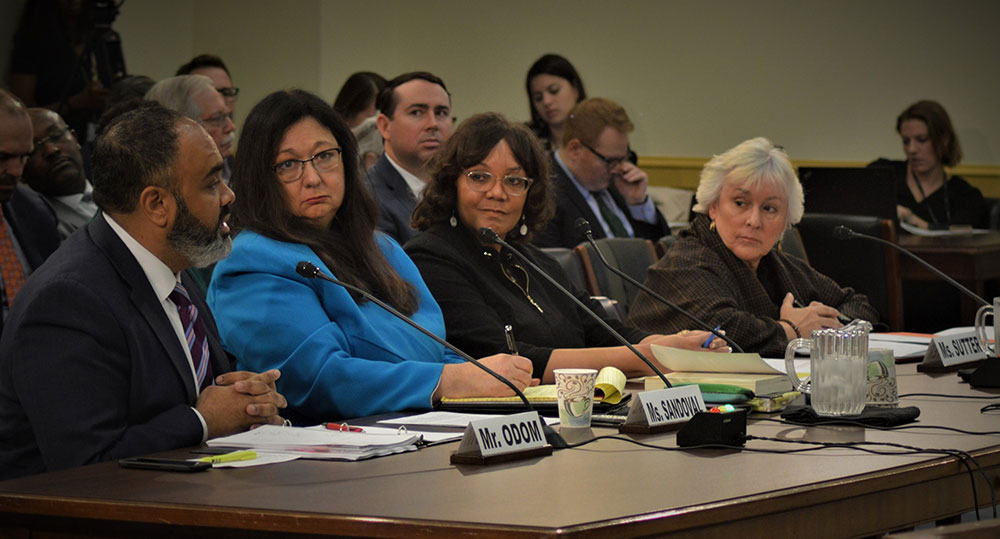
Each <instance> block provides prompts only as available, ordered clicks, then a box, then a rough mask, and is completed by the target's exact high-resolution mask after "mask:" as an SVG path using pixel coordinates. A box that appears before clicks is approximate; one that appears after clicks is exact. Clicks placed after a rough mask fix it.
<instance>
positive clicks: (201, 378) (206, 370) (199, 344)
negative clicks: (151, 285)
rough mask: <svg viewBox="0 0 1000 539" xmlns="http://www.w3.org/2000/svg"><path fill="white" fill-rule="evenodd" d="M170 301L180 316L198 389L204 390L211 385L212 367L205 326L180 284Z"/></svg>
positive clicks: (172, 293)
mask: <svg viewBox="0 0 1000 539" xmlns="http://www.w3.org/2000/svg"><path fill="white" fill-rule="evenodd" d="M168 297H169V298H170V301H173V302H174V305H177V313H178V314H180V315H181V325H182V326H184V338H185V339H187V345H188V349H190V350H191V361H192V362H193V363H194V372H195V377H196V378H197V381H198V388H199V389H205V387H206V386H208V385H211V383H212V365H211V361H209V358H208V339H207V338H206V337H205V324H203V323H202V321H201V318H199V317H198V308H197V307H195V306H194V304H193V303H191V297H190V296H188V293H187V290H185V289H184V286H183V285H181V283H177V285H176V286H174V291H173V292H171V293H170V296H168Z"/></svg>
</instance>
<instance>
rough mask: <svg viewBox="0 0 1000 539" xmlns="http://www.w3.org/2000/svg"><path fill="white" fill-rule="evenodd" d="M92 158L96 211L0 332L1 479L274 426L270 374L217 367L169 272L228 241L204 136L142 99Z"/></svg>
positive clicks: (195, 309)
mask: <svg viewBox="0 0 1000 539" xmlns="http://www.w3.org/2000/svg"><path fill="white" fill-rule="evenodd" d="M93 162H94V198H95V200H96V201H97V204H98V205H99V206H100V207H101V209H102V213H101V214H99V215H98V216H97V217H96V218H95V219H94V220H93V221H91V222H90V223H89V224H87V225H86V226H85V227H83V228H82V229H80V230H79V231H78V232H77V233H76V234H73V235H72V236H70V238H69V239H67V240H66V242H65V243H64V244H63V245H62V246H61V247H60V248H59V250H57V251H56V252H55V253H54V254H53V255H52V256H51V257H49V259H48V260H47V261H46V263H45V264H44V265H43V266H42V267H41V268H39V270H38V271H36V272H35V273H34V274H33V275H32V276H31V279H29V280H28V282H27V284H26V285H25V286H24V288H23V289H22V291H21V293H20V295H19V296H18V298H17V301H16V302H15V303H14V306H13V308H12V310H11V313H10V317H9V318H8V323H7V326H6V328H5V329H4V333H3V337H2V338H0V440H2V443H0V479H3V478H8V477H17V476H21V475H28V474H33V473H39V472H44V471H48V470H57V469H61V468H68V467H72V466H79V465H83V464H87V463H92V462H99V461H104V460H112V459H119V458H123V457H131V456H135V455H142V454H147V453H152V452H156V451H163V450H168V449H174V448H179V447H184V446H190V445H197V444H199V443H201V442H202V441H203V440H205V439H207V438H212V437H216V436H222V435H227V434H232V433H235V432H239V431H242V430H246V429H247V428H248V427H250V426H251V425H254V424H259V423H272V424H280V423H281V422H282V419H281V418H280V417H279V416H278V411H279V409H280V408H282V407H284V406H285V399H284V397H282V396H281V395H280V394H279V393H277V392H276V391H275V388H274V381H275V380H276V379H277V378H278V376H279V373H278V371H268V372H266V373H263V374H259V375H256V374H251V373H245V372H236V373H234V372H230V371H231V363H230V360H229V358H228V357H227V356H226V353H225V351H224V350H223V349H222V347H221V345H220V344H219V340H218V333H217V330H216V326H215V321H214V320H213V318H212V315H211V313H210V312H209V310H208V307H207V305H206V304H205V302H204V300H203V298H202V297H201V296H200V295H199V294H198V293H197V292H196V291H195V288H194V287H193V286H192V285H191V282H190V281H189V280H188V279H187V278H186V276H184V275H183V271H182V270H184V269H185V268H187V267H189V266H192V265H199V266H200V265H206V264H209V263H212V262H214V261H216V260H218V259H220V258H222V257H224V256H226V255H227V254H228V252H229V249H230V248H231V245H232V240H231V239H230V237H229V226H228V224H227V223H226V221H225V219H226V218H227V216H228V209H227V207H228V205H229V203H230V202H232V200H233V198H234V196H233V193H232V191H230V190H229V188H228V187H226V185H225V184H224V183H223V182H222V180H221V177H220V172H221V170H222V158H221V156H220V155H219V152H218V150H217V149H216V146H215V144H214V142H213V141H212V139H211V138H210V137H209V135H208V134H207V133H206V132H205V130H204V129H202V128H201V127H200V126H199V125H198V124H197V123H195V122H193V121H191V120H189V119H185V118H182V117H180V116H179V115H178V114H176V113H174V112H171V111H168V110H166V109H163V108H161V107H156V108H142V109H137V110H134V111H132V112H129V113H126V114H124V115H122V116H121V117H120V118H119V119H117V120H116V121H115V123H113V124H112V125H111V126H110V127H109V128H108V130H107V132H106V133H105V134H104V135H103V136H102V137H101V138H100V139H98V141H97V144H96V146H95V150H94V160H93ZM184 288H186V289H187V290H184ZM213 382H214V384H213Z"/></svg>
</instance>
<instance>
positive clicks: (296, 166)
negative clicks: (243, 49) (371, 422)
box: [208, 90, 537, 423]
mask: <svg viewBox="0 0 1000 539" xmlns="http://www.w3.org/2000/svg"><path fill="white" fill-rule="evenodd" d="M357 162H358V161H357V148H356V146H355V142H354V138H353V137H352V136H351V132H350V129H349V128H348V127H347V125H346V124H345V123H344V122H343V121H342V120H341V119H340V118H339V117H338V116H337V115H336V113H334V112H333V109H332V108H330V106H329V105H328V104H326V103H325V102H324V101H323V100H322V99H320V98H318V97H316V96H315V95H312V94H310V93H308V92H304V91H301V90H292V91H280V92H275V93H273V94H271V95H269V96H267V97H266V98H264V99H263V100H262V101H261V102H260V103H258V104H257V105H256V106H255V107H254V109H253V110H252V111H251V112H250V115H249V116H248V117H247V120H246V123H245V125H244V128H243V133H242V135H241V138H240V151H239V153H238V154H237V156H236V160H235V164H234V168H233V180H232V187H233V190H234V191H235V192H236V195H237V196H236V201H235V202H234V204H233V206H234V207H233V221H234V224H235V228H236V230H237V231H238V233H237V236H236V238H235V240H234V242H233V251H232V254H231V255H230V256H229V258H227V259H225V260H223V261H222V262H220V263H219V264H218V265H217V266H216V268H215V273H214V276H213V279H212V283H211V287H210V288H209V295H208V301H209V304H210V306H211V307H212V310H213V312H214V313H215V316H216V319H217V322H218V325H219V333H220V336H221V337H222V340H223V344H224V345H225V347H226V348H227V350H228V351H229V352H230V353H232V354H234V355H235V356H236V357H237V358H238V361H239V364H240V365H241V366H243V367H245V368H249V369H253V370H266V369H269V368H272V367H273V368H280V369H281V372H282V377H281V380H279V381H278V384H279V385H280V387H279V390H280V391H281V393H282V394H284V395H285V397H286V398H287V399H288V411H289V412H290V413H289V414H287V415H289V416H290V417H291V418H292V419H293V420H294V421H296V422H299V423H317V422H322V421H328V420H333V419H337V418H345V417H356V416H363V415H371V414H377V413H383V412H391V411H397V410H404V409H428V408H430V407H431V406H432V404H433V402H435V401H436V400H438V399H440V398H441V397H456V398H457V397H465V396H501V395H507V394H513V393H511V392H510V389H509V388H507V387H506V386H504V385H502V384H500V383H499V382H498V381H496V380H494V379H493V378H491V377H489V375H487V374H485V373H484V372H482V371H480V370H479V369H477V368H476V367H475V366H473V365H469V364H467V363H463V362H462V361H461V359H460V358H459V357H458V356H456V355H454V354H452V353H451V352H449V351H447V350H445V349H444V348H443V347H441V346H440V345H438V344H437V343H435V342H434V341H432V340H431V339H429V338H428V337H426V336H425V335H422V334H420V333H419V332H418V331H417V330H415V329H413V328H411V327H410V326H408V325H406V324H405V323H404V322H403V321H401V320H399V319H397V318H395V317H393V316H392V315H391V314H389V313H388V312H386V311H384V310H383V309H382V308H380V307H379V306H377V305H375V304H374V303H372V302H369V301H367V300H365V299H364V298H363V297H361V296H358V295H355V294H353V293H351V292H348V291H347V289H345V288H342V287H340V286H337V285H335V284H333V283H329V282H326V281H322V280H318V279H307V278H305V277H302V276H301V275H299V274H298V273H297V272H296V269H295V268H296V265H297V264H298V262H300V261H309V262H312V263H314V264H315V265H316V266H318V267H319V268H320V269H321V270H322V271H323V272H325V273H327V274H329V275H332V276H334V277H336V278H337V279H340V280H342V281H344V282H347V283H350V284H352V285H354V286H357V287H359V288H361V289H364V290H366V291H368V292H370V293H371V294H373V295H374V296H376V297H378V298H379V299H381V300H383V301H385V302H387V303H389V304H390V305H392V306H394V307H395V308H396V309H398V310H400V311H402V312H403V313H405V314H407V315H409V316H411V317H412V318H413V319H414V320H415V321H416V322H417V323H419V324H421V325H423V326H424V327H427V328H428V329H430V330H431V331H433V332H434V333H436V334H437V335H439V336H442V337H443V336H444V322H443V319H442V315H441V310H440V308H439V307H438V305H437V303H436V302H435V301H434V298H433V297H431V295H430V292H428V290H427V287H426V286H425V285H424V282H423V280H421V278H420V274H419V272H418V271H417V270H416V268H415V267H414V265H413V263H412V262H411V261H410V259H409V258H408V257H407V256H406V255H405V254H404V253H403V251H402V250H401V249H400V247H399V245H398V244H397V243H396V242H395V241H393V240H392V239H391V238H389V237H388V236H385V235H383V234H381V233H378V234H376V232H375V224H376V212H377V210H376V205H375V202H374V200H373V199H372V196H371V194H370V193H369V190H368V189H367V188H366V186H364V185H363V184H362V179H361V176H360V173H359V171H358V168H357ZM483 363H485V364H486V365H487V366H489V367H491V368H492V369H493V370H495V371H498V372H499V373H500V374H502V375H504V376H506V377H507V378H509V379H510V380H511V381H513V382H514V383H515V384H516V385H518V386H519V387H521V388H523V387H525V386H527V385H530V384H533V383H537V381H533V380H532V379H531V369H532V367H531V361H530V360H528V359H526V358H523V357H518V356H511V355H507V354H497V355H494V356H490V357H487V358H485V359H483Z"/></svg>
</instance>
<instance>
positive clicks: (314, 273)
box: [295, 260, 566, 448]
mask: <svg viewBox="0 0 1000 539" xmlns="http://www.w3.org/2000/svg"><path fill="white" fill-rule="evenodd" d="M295 271H296V272H298V274H299V275H301V276H303V277H305V278H307V279H322V280H324V281H329V282H331V283H333V284H335V285H338V286H341V287H344V288H346V289H348V290H350V291H351V292H355V293H357V294H360V295H362V296H364V297H365V299H367V300H368V301H371V302H372V303H374V304H375V305H378V306H379V307H382V308H383V309H385V310H386V311H389V313H391V314H392V315H393V316H395V317H396V318H399V319H400V320H402V321H403V322H406V323H407V324H409V325H410V326H411V327H413V328H414V329H416V330H417V331H419V332H421V333H423V334H424V335H426V336H428V337H430V338H431V339H433V340H434V342H436V343H438V344H440V345H441V346H443V347H445V348H447V349H448V350H451V351H452V352H455V353H456V354H458V356H459V357H461V358H462V359H464V360H465V361H467V362H469V363H472V364H473V365H475V366H476V367H479V368H480V369H482V370H483V371H485V372H486V373H488V374H489V375H490V376H492V377H493V378H496V379H497V380H499V381H500V383H502V384H504V385H505V386H507V387H509V388H511V389H512V390H514V393H515V394H516V395H517V396H518V397H519V398H520V399H521V402H522V403H524V407H525V408H526V409H527V410H528V411H529V412H535V411H536V410H535V407H534V406H532V405H531V402H529V401H528V397H526V396H525V395H524V392H523V391H521V390H520V389H518V388H517V386H515V385H514V384H513V382H511V381H510V380H508V379H507V378H505V377H503V376H501V375H500V374H498V373H497V372H496V371H494V370H493V369H490V368H489V367H487V366H486V365H483V364H482V363H480V362H478V361H476V360H475V359H473V358H472V356H470V355H469V354H466V353H465V352H463V351H461V350H459V349H458V347H457V346H455V345H453V344H451V343H450V342H448V341H446V340H444V339H442V338H441V337H438V336H437V335H435V334H434V333H433V332H431V331H430V330H429V329H427V328H425V327H424V326H421V325H420V324H418V323H416V322H414V321H413V320H412V319H411V318H410V317H408V316H406V315H405V314H403V313H401V312H399V311H398V310H396V308H395V307H393V306H392V305H389V304H388V303H386V302H384V301H382V300H380V299H378V298H377V297H375V296H373V295H372V294H370V293H369V292H368V291H366V290H362V289H360V288H358V287H356V286H354V285H352V284H348V283H345V282H344V281H341V280H339V279H335V278H333V277H331V276H329V275H327V274H325V273H323V271H322V270H320V269H319V268H318V267H316V265H315V264H313V263H312V262H306V261H305V260H303V261H301V262H299V263H298V264H296V266H295ZM541 423H542V430H543V431H544V432H545V439H546V441H548V442H549V444H551V445H552V447H555V448H563V447H566V440H564V439H563V438H562V436H560V435H559V433H557V432H556V431H554V430H552V427H550V426H549V425H548V424H546V422H545V421H542V422H541Z"/></svg>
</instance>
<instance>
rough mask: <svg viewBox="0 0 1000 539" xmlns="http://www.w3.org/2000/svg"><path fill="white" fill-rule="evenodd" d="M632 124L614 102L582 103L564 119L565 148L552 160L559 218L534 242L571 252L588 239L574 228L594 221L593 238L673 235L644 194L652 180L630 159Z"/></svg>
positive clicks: (589, 100) (602, 99)
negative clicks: (579, 221) (581, 222)
mask: <svg viewBox="0 0 1000 539" xmlns="http://www.w3.org/2000/svg"><path fill="white" fill-rule="evenodd" d="M633 129H634V126H633V125H632V121H631V120H629V117H628V114H627V113H626V112H625V109H624V108H622V107H621V105H618V104H617V103H615V102H613V101H611V100H610V99H604V98H602V97H592V98H590V99H585V100H583V101H581V102H580V103H578V104H577V105H576V107H574V108H573V111H572V112H571V113H570V116H569V119H568V120H567V121H566V130H565V132H564V133H563V147H562V148H560V149H559V151H558V152H556V153H555V155H554V156H553V163H552V177H553V183H554V185H555V192H554V193H553V196H554V198H555V201H556V214H555V217H553V218H552V220H551V221H549V224H548V226H547V228H546V229H545V231H544V232H543V233H542V234H539V235H538V236H537V237H536V238H535V240H534V243H535V244H536V245H538V246H540V247H568V248H572V247H574V246H576V245H577V244H579V243H580V242H581V241H584V240H585V238H584V237H583V236H582V235H581V234H580V232H579V231H578V230H576V220H577V219H579V218H580V217H583V218H585V219H587V221H590V227H591V230H592V231H593V234H594V238H610V237H614V238H633V237H634V238H646V239H650V240H653V241H656V240H658V239H660V238H661V237H663V236H666V235H669V234H670V226H669V225H667V220H666V219H665V218H664V217H663V215H662V214H661V213H660V212H659V210H657V209H656V205H654V204H653V201H652V199H650V198H649V194H648V193H647V192H646V188H647V186H648V184H649V177H648V176H647V175H646V173H645V172H643V170H642V169H640V168H639V167H637V166H636V165H635V164H633V163H632V162H631V161H629V159H628V158H629V153H630V151H629V143H628V134H629V133H630V132H632V130H633Z"/></svg>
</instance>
